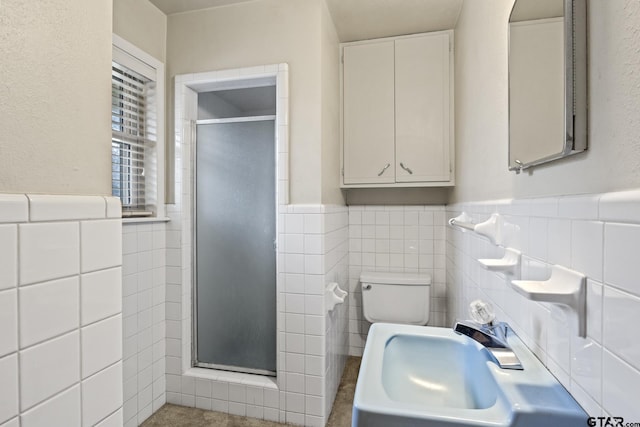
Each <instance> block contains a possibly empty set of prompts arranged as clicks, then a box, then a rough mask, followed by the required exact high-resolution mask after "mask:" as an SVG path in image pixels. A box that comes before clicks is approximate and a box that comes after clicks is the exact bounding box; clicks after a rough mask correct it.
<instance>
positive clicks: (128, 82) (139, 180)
mask: <svg viewBox="0 0 640 427" xmlns="http://www.w3.org/2000/svg"><path fill="white" fill-rule="evenodd" d="M154 99H155V82H154V81H152V80H150V79H148V78H146V77H144V76H142V75H141V74H138V73H137V72H135V71H133V70H131V69H129V68H127V67H125V66H124V65H121V64H119V63H116V62H113V63H112V71H111V130H112V137H111V164H112V168H111V176H112V181H111V188H112V194H113V195H114V196H116V197H119V198H120V200H121V202H122V216H123V217H126V216H149V215H152V214H153V212H152V209H153V207H152V206H151V205H152V203H151V202H152V200H150V197H149V195H150V194H152V192H150V191H149V190H150V188H149V187H150V186H151V185H154V183H153V177H152V176H151V175H152V172H153V169H154V164H153V161H154V160H155V155H154V154H155V145H156V144H155V142H156V129H155V126H156V120H155V119H156V118H155V108H153V101H154Z"/></svg>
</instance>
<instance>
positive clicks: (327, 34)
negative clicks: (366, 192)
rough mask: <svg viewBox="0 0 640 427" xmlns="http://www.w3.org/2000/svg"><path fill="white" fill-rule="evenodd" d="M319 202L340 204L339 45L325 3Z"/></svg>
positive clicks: (322, 12) (321, 49)
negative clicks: (320, 190) (320, 193)
mask: <svg viewBox="0 0 640 427" xmlns="http://www.w3.org/2000/svg"><path fill="white" fill-rule="evenodd" d="M320 12H321V13H320V20H321V26H320V31H321V34H320V61H321V64H322V110H321V115H322V117H321V126H322V128H321V131H322V139H321V144H322V203H325V204H340V205H342V204H344V197H343V195H342V191H340V72H339V70H340V64H339V59H340V58H339V55H340V47H339V40H338V34H337V33H336V28H335V26H334V25H333V20H332V18H331V14H330V13H329V9H328V8H327V5H326V3H325V2H324V1H323V2H322V4H321V11H320Z"/></svg>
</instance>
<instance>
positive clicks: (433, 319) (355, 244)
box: [349, 205, 447, 356]
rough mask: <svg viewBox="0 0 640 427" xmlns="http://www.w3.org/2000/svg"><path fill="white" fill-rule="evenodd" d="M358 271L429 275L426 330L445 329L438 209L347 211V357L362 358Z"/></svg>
mask: <svg viewBox="0 0 640 427" xmlns="http://www.w3.org/2000/svg"><path fill="white" fill-rule="evenodd" d="M362 271H393V272H406V273H429V274H431V278H432V284H431V289H430V291H431V307H430V314H429V325H431V326H445V323H446V307H447V306H446V286H445V208H444V206H357V205H353V206H349V292H351V294H352V296H353V297H352V298H350V306H349V354H350V355H354V356H362V351H363V349H364V343H365V341H366V339H367V333H368V331H369V327H370V326H371V325H370V323H369V322H367V321H366V319H365V318H364V316H363V314H362V292H361V288H360V280H359V279H360V273H361V272H362Z"/></svg>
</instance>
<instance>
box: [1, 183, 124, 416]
mask: <svg viewBox="0 0 640 427" xmlns="http://www.w3.org/2000/svg"><path fill="white" fill-rule="evenodd" d="M107 205H111V206H116V205H117V206H119V202H118V201H117V200H115V199H112V198H104V197H94V196H90V197H85V196H43V195H38V196H25V195H0V222H3V223H5V224H3V225H2V226H0V271H2V272H1V273H0V318H1V319H0V325H1V326H0V330H1V335H2V342H1V343H0V378H2V380H1V381H0V424H2V425H3V426H4V425H7V426H18V425H22V426H28V427H29V426H30V427H36V426H50V425H64V426H80V425H82V426H88V425H94V424H95V423H97V422H99V421H101V420H102V419H105V418H106V417H108V416H109V417H114V416H115V417H116V418H112V419H114V420H115V422H116V423H118V424H121V423H122V421H121V418H118V417H117V415H114V414H116V413H117V411H118V410H119V408H120V407H121V406H122V397H121V392H120V393H118V392H117V391H116V392H115V393H111V394H110V395H109V398H108V399H107V400H108V401H109V404H108V405H107V406H105V407H103V408H102V410H96V411H93V412H92V411H90V410H85V409H84V408H82V409H81V402H84V401H88V400H89V399H90V398H91V395H90V394H88V393H85V391H84V390H85V388H86V387H87V384H89V383H90V382H92V381H95V379H96V378H97V377H99V376H102V375H104V374H105V373H106V372H110V371H111V370H112V369H113V367H114V366H119V364H120V361H121V359H122V352H121V350H120V345H121V344H120V343H121V342H122V332H121V329H120V328H119V327H118V328H113V327H112V328H111V329H110V330H109V331H108V334H107V335H108V338H109V341H107V340H106V339H104V338H105V337H101V338H100V339H97V340H94V341H93V342H92V341H91V340H90V339H88V340H87V343H86V344H87V345H89V344H92V345H91V348H88V347H85V348H83V346H82V345H81V336H83V337H84V336H86V337H90V336H91V334H92V331H94V330H101V328H102V326H103V325H111V324H112V322H113V319H119V318H120V317H119V314H120V311H121V300H120V299H119V294H120V289H119V288H120V280H119V277H118V279H117V283H116V284H115V286H114V285H113V284H111V286H110V287H107V288H105V289H97V288H96V287H95V285H94V292H96V293H98V294H99V295H100V297H101V298H104V299H105V300H106V301H108V304H106V305H108V308H106V309H102V310H96V311H95V312H91V313H90V312H89V311H88V310H92V307H98V306H100V304H99V303H98V302H97V301H93V303H91V304H86V305H83V304H82V301H83V299H82V293H83V291H82V289H81V285H80V284H81V283H85V281H87V282H91V277H94V276H97V275H100V274H102V270H101V269H102V268H103V264H102V261H103V260H102V259H100V258H101V257H104V259H105V260H108V264H109V266H112V267H115V268H116V269H117V270H119V268H120V259H121V249H120V246H119V244H118V242H119V241H120V237H119V236H120V233H121V229H120V227H121V225H120V220H119V219H107V218H108V217H107ZM65 212H66V215H65ZM86 220H91V221H90V222H91V224H92V228H93V230H94V231H95V232H97V234H96V236H95V237H96V238H99V240H97V241H91V242H85V243H87V245H83V244H82V237H83V236H82V232H81V230H82V228H83V227H82V224H84V223H87V221H86ZM36 221H37V223H36ZM53 221H55V222H53ZM97 245H100V246H101V247H102V249H101V251H100V256H98V257H96V258H95V261H96V262H95V263H94V264H92V265H88V266H86V268H85V269H84V270H83V271H82V273H81V271H80V265H81V257H82V254H86V253H87V250H90V249H91V248H90V246H97ZM101 283H103V284H109V283H106V282H104V281H103V282H101ZM83 308H85V309H86V310H87V312H86V313H84V314H85V315H84V316H82V319H83V320H85V321H83V322H81V320H80V319H81V312H82V310H83ZM94 355H95V356H94ZM85 365H86V366H87V367H90V369H89V370H87V371H86V372H84V374H85V375H83V376H81V372H82V370H83V368H84V366H85ZM112 386H113V387H112V388H113V389H114V390H121V388H122V380H121V378H120V377H119V378H118V379H117V381H115V382H114V383H113V384H112ZM103 391H104V390H100V393H102V392H103ZM107 392H108V390H107ZM85 417H89V418H85ZM83 418H85V419H84V422H82V419H83Z"/></svg>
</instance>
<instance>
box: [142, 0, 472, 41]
mask: <svg viewBox="0 0 640 427" xmlns="http://www.w3.org/2000/svg"><path fill="white" fill-rule="evenodd" d="M149 1H151V3H153V4H154V5H155V6H156V7H157V8H158V9H160V10H161V11H163V12H164V13H165V14H167V15H171V14H174V13H181V12H189V11H194V10H199V9H207V8H212V7H219V6H227V5H230V4H236V3H244V2H247V1H253V0H149ZM298 1H306V0H298ZM325 1H326V2H327V6H328V7H329V11H330V12H331V17H332V18H333V22H334V24H335V26H336V31H337V32H338V37H339V39H340V41H341V42H349V41H355V40H366V39H373V38H379V37H391V36H397V35H403V34H414V33H424V32H429V31H438V30H447V29H452V28H454V27H455V26H456V21H457V20H458V15H459V14H460V9H461V8H462V2H463V0H325Z"/></svg>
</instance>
